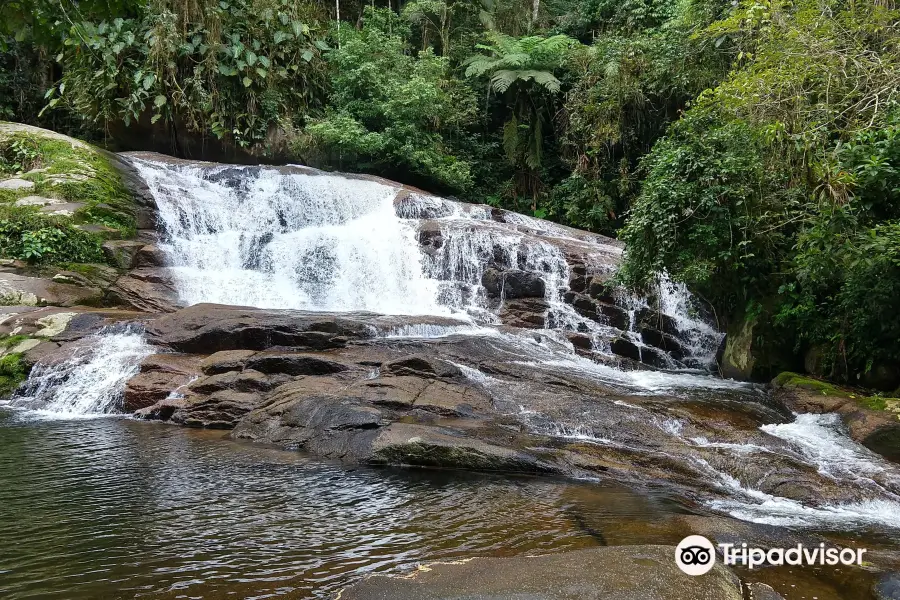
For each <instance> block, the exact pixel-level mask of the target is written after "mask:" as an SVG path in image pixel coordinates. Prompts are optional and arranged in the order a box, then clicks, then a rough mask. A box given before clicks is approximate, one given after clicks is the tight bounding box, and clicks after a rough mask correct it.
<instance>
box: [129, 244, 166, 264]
mask: <svg viewBox="0 0 900 600" xmlns="http://www.w3.org/2000/svg"><path fill="white" fill-rule="evenodd" d="M166 261H167V259H166V253H165V252H163V251H162V249H161V248H160V247H159V246H157V245H155V244H144V245H143V246H141V247H140V248H139V249H138V251H137V252H136V253H135V255H134V262H133V264H132V267H134V268H144V267H165V266H166Z"/></svg>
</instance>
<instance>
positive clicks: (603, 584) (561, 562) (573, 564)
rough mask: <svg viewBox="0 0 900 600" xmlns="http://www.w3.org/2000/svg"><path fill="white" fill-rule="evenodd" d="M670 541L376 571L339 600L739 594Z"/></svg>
mask: <svg viewBox="0 0 900 600" xmlns="http://www.w3.org/2000/svg"><path fill="white" fill-rule="evenodd" d="M674 556H675V548H674V547H673V546H606V547H600V548H590V549H587V550H578V551H574V552H563V553H558V554H548V555H544V556H523V557H517V558H476V559H474V560H470V561H466V562H463V563H454V564H447V563H445V564H435V565H429V566H428V567H427V568H423V569H420V570H419V571H418V572H416V573H414V574H413V575H412V576H407V577H387V576H384V575H381V576H372V577H369V578H368V579H365V580H364V581H362V582H361V583H358V584H356V585H354V586H352V587H350V588H347V589H344V590H342V591H341V594H340V597H341V599H342V600H462V599H465V600H500V599H504V600H514V599H515V600H519V599H521V600H532V599H533V600H539V599H540V600H544V599H550V598H553V600H687V599H690V600H742V599H743V597H744V596H743V593H742V590H741V582H740V580H739V579H738V577H737V576H736V575H735V574H734V573H733V572H731V571H730V570H729V569H728V568H726V567H724V566H722V565H721V564H718V563H717V564H716V566H715V567H713V570H712V571H710V572H709V573H707V574H706V575H703V576H702V577H691V576H690V575H686V574H684V573H682V572H681V570H679V569H678V567H677V566H676V564H675V559H674Z"/></svg>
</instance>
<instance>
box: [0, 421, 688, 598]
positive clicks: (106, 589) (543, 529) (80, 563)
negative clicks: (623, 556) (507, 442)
mask: <svg viewBox="0 0 900 600" xmlns="http://www.w3.org/2000/svg"><path fill="white" fill-rule="evenodd" d="M678 512H681V509H680V508H679V507H678V506H677V505H675V504H674V503H672V502H670V501H668V500H666V499H664V498H660V497H655V496H652V495H650V496H646V495H637V494H635V493H633V492H628V491H626V490H623V489H621V488H605V487H600V486H596V485H578V484H572V483H564V482H559V481H552V480H542V479H529V478H512V479H510V478H507V477H487V476H477V475H462V474H454V473H435V472H426V471H401V470H374V469H365V468H359V469H348V468H346V467H343V466H341V465H334V464H327V463H322V462H318V461H310V460H307V459H306V458H304V457H303V456H302V455H300V454H297V453H290V452H283V451H279V450H273V449H267V448H261V447H258V446H246V445H241V444H236V443H233V442H229V441H223V440H222V434H221V433H216V432H202V431H193V430H186V429H181V428H175V427H167V426H162V425H154V424H148V423H140V422H135V421H130V420H126V419H97V420H87V421H86V420H81V421H74V422H73V421H26V420H25V419H24V418H23V414H22V413H2V412H0V548H3V553H2V555H0V596H2V597H4V598H36V597H40V598H100V597H102V598H133V597H152V598H219V597H223V598H224V597H230V598H268V597H274V596H279V595H285V596H289V597H291V598H303V597H328V596H329V595H330V594H331V592H333V591H335V590H337V589H340V588H341V587H343V586H344V585H346V584H347V583H348V582H350V581H353V580H355V579H357V578H359V577H361V576H362V575H364V574H366V573H369V572H372V571H391V570H397V569H402V568H407V567H410V566H411V565H414V564H415V563H417V562H419V561H431V560H437V559H451V558H455V557H462V556H475V555H493V556H506V555H517V554H523V553H529V552H547V551H551V550H561V549H567V548H580V547H587V546H593V545H598V544H603V543H606V542H607V541H608V540H607V538H612V539H613V540H614V542H613V543H628V542H629V541H630V542H648V541H656V542H658V543H659V542H670V543H671V542H672V541H677V540H673V539H672V537H673V535H674V534H672V533H671V532H665V533H660V534H659V535H658V536H655V535H651V536H650V537H651V538H653V539H647V538H648V533H647V527H646V526H643V527H639V526H638V524H643V523H647V522H653V521H660V520H664V519H665V518H666V517H667V516H671V515H674V514H676V513H678ZM629 524H632V525H631V526H630V525H629ZM631 531H634V532H635V533H633V534H632V533H629V532H631ZM637 532H639V533H637Z"/></svg>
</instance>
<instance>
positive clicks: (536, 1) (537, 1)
mask: <svg viewBox="0 0 900 600" xmlns="http://www.w3.org/2000/svg"><path fill="white" fill-rule="evenodd" d="M540 10H541V0H533V1H532V3H531V25H529V26H528V30H529V32H530V31H531V30H532V29H534V26H535V25H536V24H537V20H538V11H540Z"/></svg>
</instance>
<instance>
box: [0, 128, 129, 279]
mask: <svg viewBox="0 0 900 600" xmlns="http://www.w3.org/2000/svg"><path fill="white" fill-rule="evenodd" d="M12 178H15V179H17V180H21V181H24V182H28V183H29V184H31V185H29V186H27V187H21V188H19V189H2V190H0V255H2V256H5V257H10V258H18V259H23V260H27V261H29V262H31V263H45V264H46V263H54V264H55V263H61V262H75V263H81V262H103V261H104V260H105V258H104V255H103V252H102V250H101V244H102V243H103V240H104V239H108V238H129V237H133V236H134V235H135V232H136V218H135V211H136V208H135V202H134V198H133V197H132V195H131V194H130V193H129V191H128V189H127V188H126V187H125V185H124V184H123V183H122V179H121V177H120V174H119V172H118V171H117V170H116V168H115V167H114V166H113V165H112V164H110V162H109V160H108V159H107V157H106V156H105V155H104V153H103V152H101V151H100V150H98V149H96V148H94V147H93V146H90V145H89V144H86V143H84V142H81V141H79V140H75V139H73V138H69V137H66V136H62V135H60V134H57V133H54V132H51V131H47V130H43V129H39V128H36V127H29V126H26V125H19V124H15V123H0V179H12ZM22 185H25V184H22ZM98 232H102V234H101V233H98Z"/></svg>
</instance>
